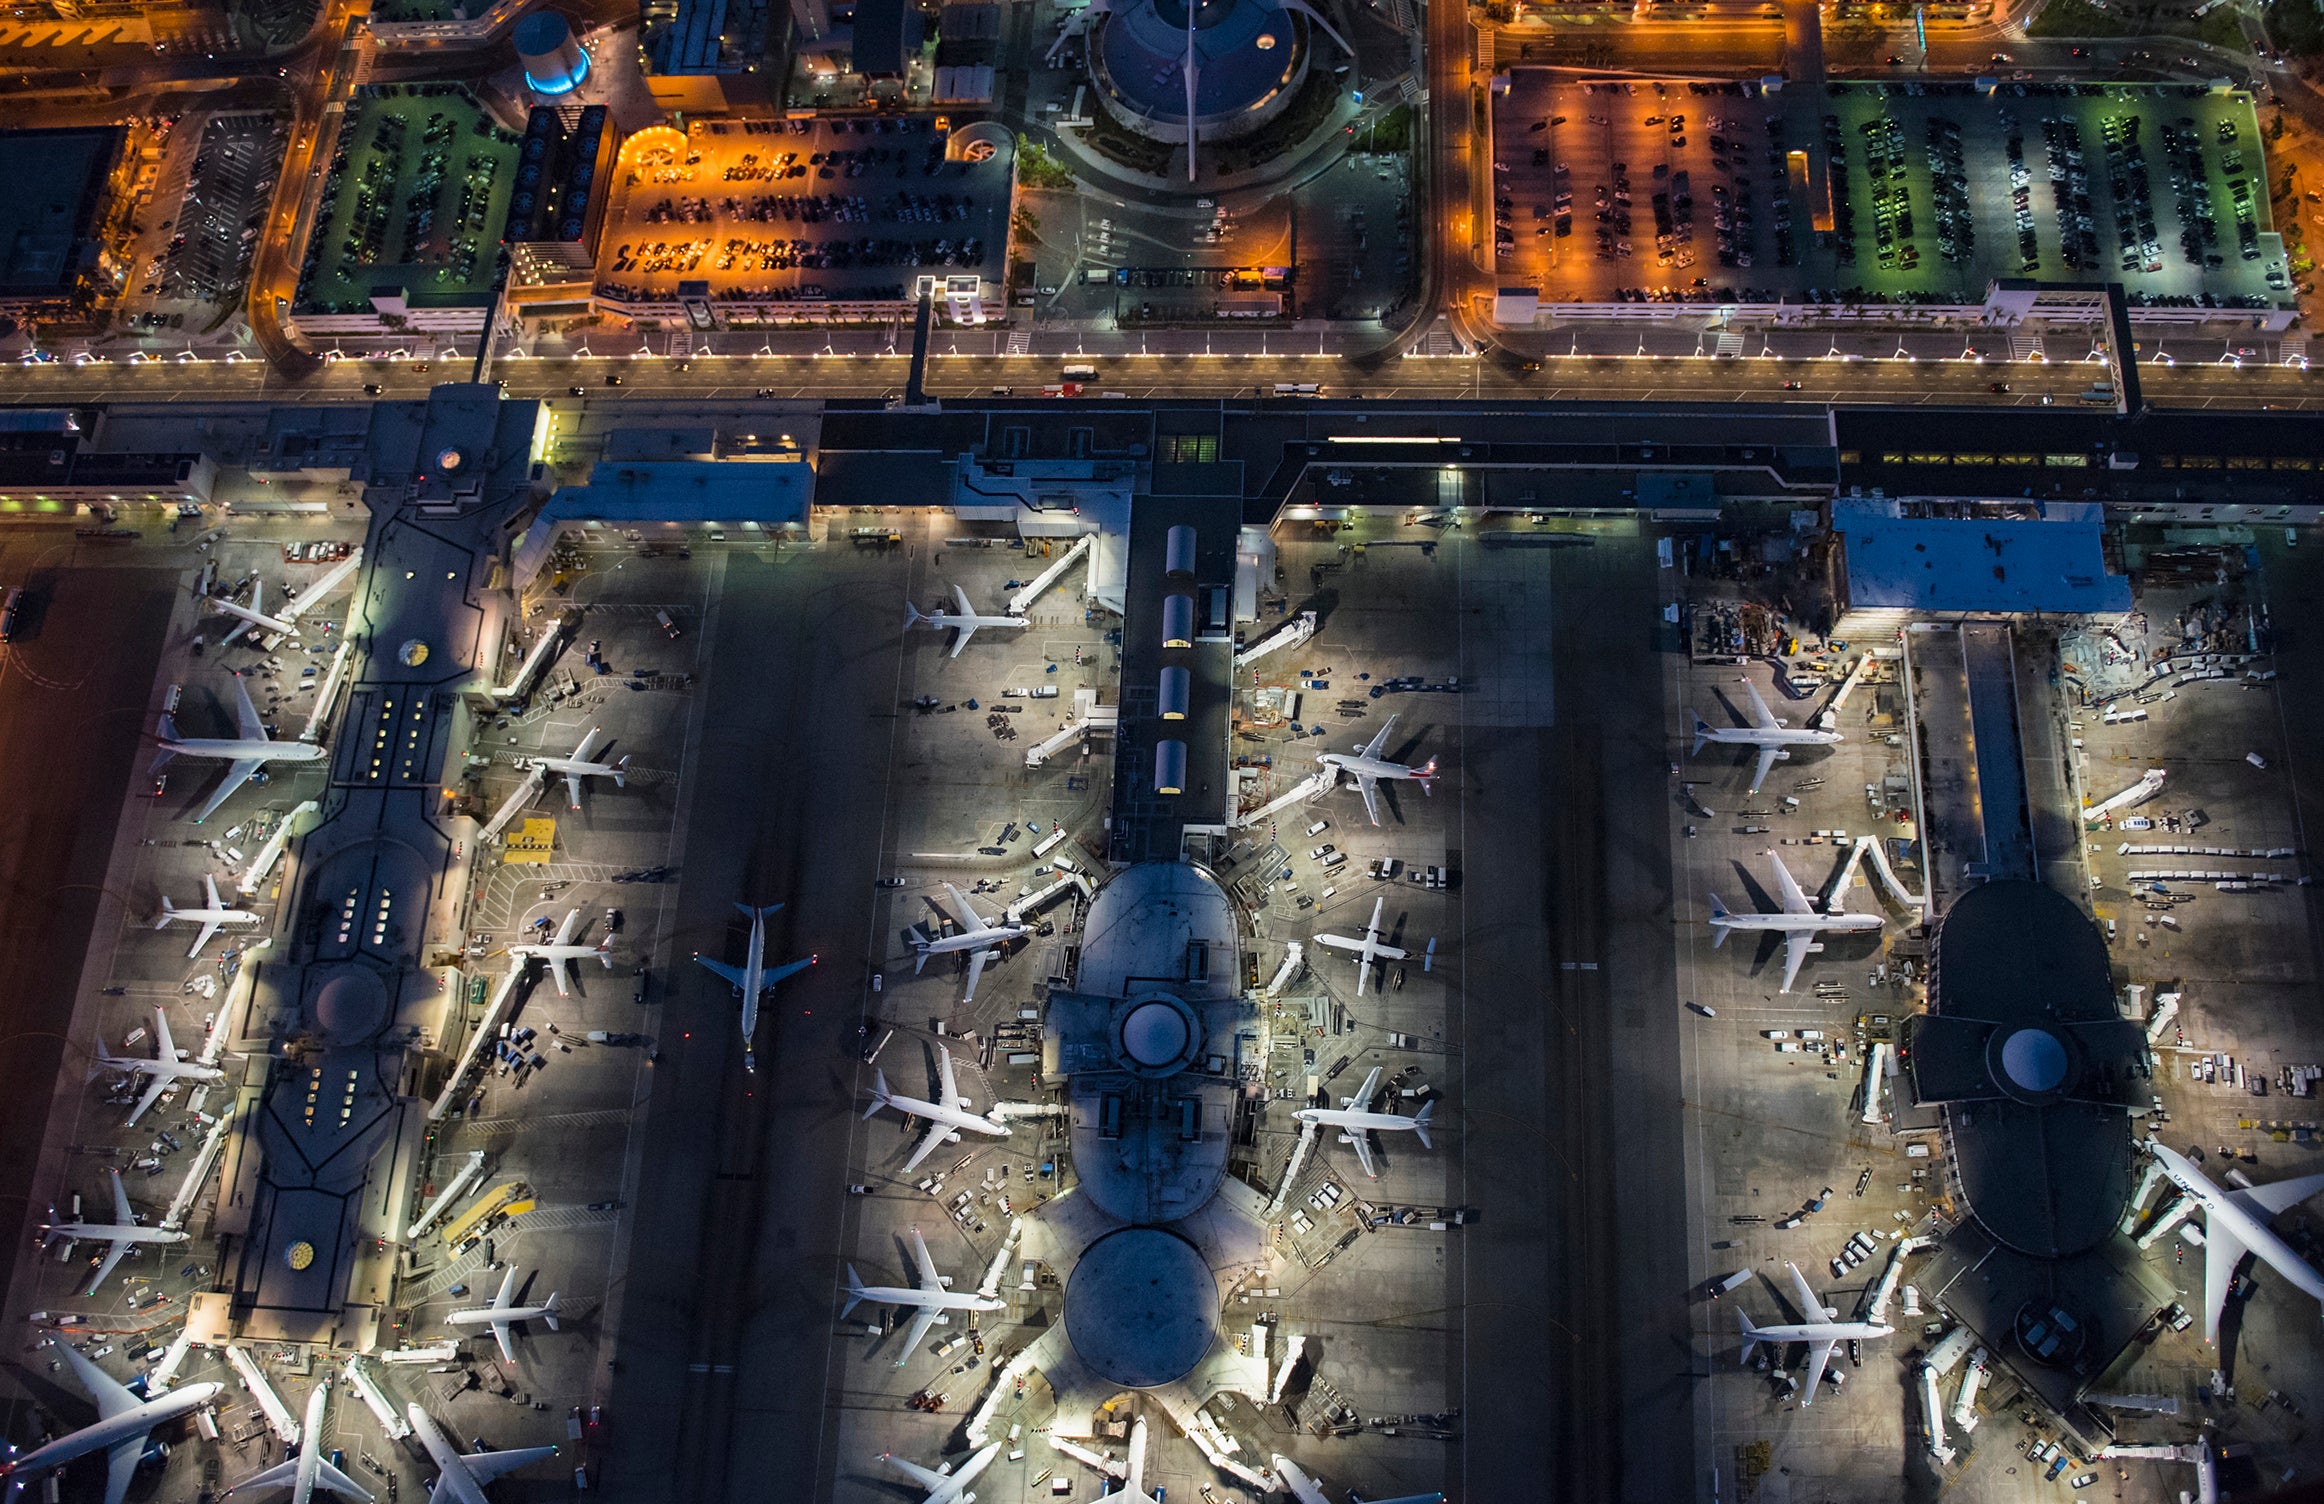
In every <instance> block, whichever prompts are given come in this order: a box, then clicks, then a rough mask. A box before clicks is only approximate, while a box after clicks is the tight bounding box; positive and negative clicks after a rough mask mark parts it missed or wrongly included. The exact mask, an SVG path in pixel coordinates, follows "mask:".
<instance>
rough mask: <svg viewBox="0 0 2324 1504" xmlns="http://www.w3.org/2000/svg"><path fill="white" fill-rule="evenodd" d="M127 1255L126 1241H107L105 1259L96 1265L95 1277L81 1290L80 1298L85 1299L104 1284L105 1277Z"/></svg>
mask: <svg viewBox="0 0 2324 1504" xmlns="http://www.w3.org/2000/svg"><path fill="white" fill-rule="evenodd" d="M128 1255H129V1245H128V1244H127V1243H108V1244H107V1245H106V1246H105V1260H104V1262H103V1263H101V1264H99V1265H98V1266H97V1277H96V1278H95V1279H92V1280H90V1281H89V1288H87V1289H86V1290H83V1291H82V1292H81V1298H82V1299H84V1300H86V1299H87V1298H88V1297H89V1296H92V1295H94V1294H96V1293H97V1291H98V1290H99V1289H101V1288H102V1287H103V1286H104V1283H105V1281H106V1279H107V1278H108V1277H110V1276H111V1275H112V1273H113V1271H114V1270H115V1269H116V1268H118V1267H119V1266H120V1263H121V1261H122V1259H124V1258H126V1257H128Z"/></svg>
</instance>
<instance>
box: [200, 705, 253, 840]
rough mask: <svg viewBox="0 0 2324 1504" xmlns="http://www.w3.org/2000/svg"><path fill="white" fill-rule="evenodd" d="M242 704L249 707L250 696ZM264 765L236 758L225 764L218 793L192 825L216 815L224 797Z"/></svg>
mask: <svg viewBox="0 0 2324 1504" xmlns="http://www.w3.org/2000/svg"><path fill="white" fill-rule="evenodd" d="M242 703H243V705H244V707H246V708H247V707H248V706H249V704H250V696H249V695H248V694H247V693H245V694H244V695H243V696H242ZM265 765H266V759H265V758H263V757H238V758H236V759H234V761H232V762H230V763H228V764H226V776H225V778H224V779H222V780H221V781H220V782H219V784H218V791H217V792H216V793H214V794H212V795H211V796H210V802H209V803H207V804H205V805H203V806H202V809H201V813H199V814H197V815H195V816H194V823H195V824H196V825H199V824H201V823H202V822H203V821H204V820H207V819H209V818H210V816H211V815H213V814H215V813H217V810H218V806H219V805H221V804H224V803H225V802H226V796H227V795H229V794H231V793H233V792H234V791H235V790H236V789H238V788H240V787H242V785H244V784H245V783H248V782H249V781H250V775H251V774H253V773H255V772H257V771H258V770H259V769H260V768H261V767H264V766H265Z"/></svg>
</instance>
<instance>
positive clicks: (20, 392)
mask: <svg viewBox="0 0 2324 1504" xmlns="http://www.w3.org/2000/svg"><path fill="white" fill-rule="evenodd" d="M1540 364H1541V369H1540V370H1538V371H1526V370H1524V369H1522V368H1521V364H1520V362H1519V361H1518V360H1517V359H1516V358H1514V357H1504V356H1500V355H1491V356H1486V357H1482V358H1478V359H1426V358H1409V359H1407V358H1402V357H1387V358H1384V359H1378V360H1370V361H1365V360H1356V359H1350V358H1343V357H1338V356H1285V355H1270V356H1266V357H1237V356H1214V357H1206V356H1153V357H1138V358H1128V357H1123V358H1118V359H1110V360H1102V361H1099V362H1097V366H1098V379H1097V380H1096V381H1095V382H1093V383H1089V384H1088V385H1087V387H1086V390H1085V392H1084V394H1083V396H1082V398H1080V399H1076V400H1081V401H1103V400H1105V398H1104V397H1103V396H1101V395H1100V394H1101V393H1108V394H1110V393H1119V394H1121V395H1122V396H1123V397H1127V398H1129V399H1131V400H1145V399H1151V398H1157V397H1199V398H1231V397H1250V396H1256V395H1260V389H1261V388H1262V387H1267V388H1269V389H1271V388H1272V384H1273V383H1275V382H1279V381H1287V382H1314V383H1316V384H1317V385H1318V386H1319V387H1321V389H1322V392H1321V395H1323V396H1325V397H1356V396H1362V397H1368V398H1377V399H1385V400H1391V401H1393V400H1399V399H1401V400H1408V401H1459V400H1463V399H1480V398H1489V399H1493V400H1497V401H1506V400H1510V399H1522V400H1528V401H1536V402H1736V403H1751V404H1779V403H1782V404H1793V405H1801V406H1808V407H1824V406H1830V405H1834V404H1863V405H1874V406H1899V405H1914V404H1922V403H1929V404H1937V405H1943V406H1980V407H1983V406H2018V407H2025V406H2034V405H2038V404H2039V403H2040V401H2041V399H2042V397H2043V396H2045V395H2047V396H2049V397H2051V398H2052V399H2053V400H2054V401H2055V402H2056V403H2057V404H2058V405H2060V406H2071V405H2073V404H2074V403H2075V401H2076V399H2077V397H2078V396H2079V394H2080V393H2081V392H2082V391H2084V390H2085V389H2086V388H2087V387H2088V386H2089V384H2090V382H2091V381H2092V380H2093V379H2094V378H2095V377H2097V376H2099V375H2101V374H2103V373H2102V372H2101V371H2100V370H2099V368H2098V367H2095V366H2091V365H2088V364H2082V363H2069V362H2066V361H2051V362H2049V363H2047V364H2037V363H2031V362H2023V361H2020V362H2010V363H2006V364H2003V363H1987V364H1980V363H1976V362H1969V361H1958V362H1956V361H1931V360H1921V361H1911V360H1874V359H1842V360H1822V359H1816V360H1786V359H1772V358H1771V359H1740V360H1711V359H1688V358H1678V357H1671V358H1653V357H1648V358H1632V357H1626V356H1591V355H1584V356H1579V357H1569V356H1559V355H1550V354H1546V353H1545V354H1543V355H1542V356H1541V358H1540ZM909 366H910V362H909V361H908V360H906V359H905V358H903V357H901V356H893V357H891V356H852V355H842V356H774V357H766V356H718V357H701V356H698V357H696V358H695V359H693V360H692V361H690V362H687V363H686V369H683V370H681V369H679V368H678V363H677V362H673V361H668V360H660V359H648V360H631V359H623V358H618V357H603V356H600V357H593V358H590V359H585V360H537V361H536V360H509V361H503V362H501V363H500V364H499V365H498V366H496V367H495V369H494V375H495V377H496V378H497V379H498V380H499V381H500V382H501V383H502V384H503V386H504V388H505V390H506V391H507V393H508V395H509V396H511V397H517V398H536V397H547V398H567V399H569V398H571V396H572V391H573V388H575V387H578V388H580V390H581V392H582V394H583V396H584V398H585V399H586V400H588V401H590V402H591V403H600V402H615V401H620V400H623V399H627V398H640V399H657V398H670V397H701V398H705V399H711V400H717V401H723V402H732V401H736V400H738V399H740V400H747V399H751V398H754V397H756V396H758V395H760V394H761V393H763V394H765V395H766V396H767V397H769V398H771V399H784V400H798V399H806V400H815V399H821V398H865V397H872V398H877V397H883V396H891V395H892V396H897V397H900V396H901V395H902V393H903V390H904V382H905V378H906V376H907V375H908V374H909ZM421 367H424V368H425V369H421ZM469 368H470V367H469V362H467V361H465V360H461V361H421V362H413V361H351V360H350V361H340V362H337V363H335V364H333V365H330V366H327V367H325V368H324V369H323V370H321V371H319V372H317V373H316V374H315V375H314V376H313V377H311V378H309V379H307V380H305V381H299V382H291V381H286V380H284V379H282V378H281V377H278V376H275V375H273V374H272V373H271V372H270V371H269V370H268V369H267V368H266V367H265V366H264V365H263V364H261V363H259V362H256V361H242V362H235V363H201V364H195V363H184V364H180V363H177V362H152V363H148V364H144V365H133V366H132V365H111V364H106V365H96V364H91V365H86V366H78V367H75V366H65V365H61V364H60V365H57V366H41V367H36V368H33V369H29V370H26V369H19V370H17V371H14V372H11V373H9V374H8V375H7V376H6V377H5V379H4V381H0V393H4V394H5V397H6V400H7V401H9V402H11V403H14V404H17V405H21V406H27V407H42V406H69V405H73V404H77V403H93V402H186V403H196V402H252V401H265V402H315V401H331V400H344V401H351V402H360V401H364V400H367V399H369V398H370V397H371V396H372V395H374V394H370V393H367V392H366V391H365V390H364V388H365V387H366V386H367V385H374V386H377V387H379V389H380V390H379V392H378V393H377V394H376V395H378V396H380V397H386V398H395V399H413V398H419V397H424V396H426V395H427V392H428V389H429V388H430V387H432V386H435V385H436V384H437V383H439V382H446V381H466V380H467V379H468V375H469ZM1058 370H1059V362H1058V361H1057V360H1056V359H1055V358H1054V357H1021V358H1017V359H998V360H996V359H991V358H973V357H968V356H959V357H954V358H950V359H942V360H932V361H931V362H930V363H929V375H928V393H929V395H930V396H931V397H935V398H944V399H949V400H953V401H960V400H964V399H969V398H983V397H988V396H992V395H995V388H998V387H1007V388H1008V389H1009V392H1010V394H1011V395H1013V396H1017V397H1037V396H1039V395H1040V393H1041V388H1042V386H1043V385H1044V384H1055V383H1056V382H1057V379H1058ZM608 377H618V378H619V380H620V383H621V384H620V385H619V386H612V385H608V384H607V378H608ZM2139 379H2140V382H2141V385H2142V387H2143V388H2144V391H2145V395H2146V400H2147V403H2148V405H2149V406H2152V407H2166V408H2212V407H2216V408H2234V409H2248V408H2254V407H2259V406H2262V405H2268V406H2276V407H2283V408H2303V409H2305V408H2317V407H2324V374H2315V373H2311V372H2309V371H2305V370H2299V369H2295V368H2292V367H2287V366H2266V365H2256V364H2255V365H2246V366H2243V367H2241V368H2238V367H2234V366H2230V365H2221V364H2217V363H2215V362H2210V361H2206V362H2204V363H2200V364H2198V363H2196V362H2194V361H2193V360H2189V361H2187V362H2185V363H2182V364H2179V365H2175V366H2169V367H2158V366H2153V365H2142V366H2140V368H2139ZM1790 382H1797V383H1798V387H1797V389H1796V390H1792V389H1787V386H1786V383H1790ZM1996 384H2000V385H2003V386H2006V387H2008V388H2009V390H2007V391H2004V392H1995V391H1994V390H1992V388H1993V387H1994V386H1995V385H1996Z"/></svg>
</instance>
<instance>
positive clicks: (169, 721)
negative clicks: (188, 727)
mask: <svg viewBox="0 0 2324 1504" xmlns="http://www.w3.org/2000/svg"><path fill="white" fill-rule="evenodd" d="M154 734H155V735H156V736H158V737H160V738H161V740H163V741H165V742H174V741H176V740H177V739H178V718H177V717H176V716H174V715H171V714H170V713H169V712H168V711H166V710H165V711H163V712H162V713H161V721H160V723H159V724H158V725H156V726H155V727H154ZM175 756H177V754H176V753H175V752H172V751H171V750H170V749H169V748H167V747H163V748H162V749H161V750H160V751H159V752H156V753H154V755H153V764H152V766H150V767H148V768H147V769H146V770H145V776H146V777H148V778H150V777H152V776H153V775H154V774H156V773H158V772H160V771H161V770H162V769H163V768H166V767H168V766H169V760H170V759H171V758H173V757H175Z"/></svg>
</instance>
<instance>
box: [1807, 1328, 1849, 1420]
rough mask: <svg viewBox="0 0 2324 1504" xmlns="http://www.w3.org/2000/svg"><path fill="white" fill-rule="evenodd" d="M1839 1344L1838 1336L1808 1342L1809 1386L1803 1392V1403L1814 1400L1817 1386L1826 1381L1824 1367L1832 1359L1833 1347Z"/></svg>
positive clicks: (1809, 1402)
mask: <svg viewBox="0 0 2324 1504" xmlns="http://www.w3.org/2000/svg"><path fill="white" fill-rule="evenodd" d="M1839 1345H1840V1344H1839V1341H1838V1339H1836V1338H1827V1339H1826V1340H1824V1341H1822V1342H1810V1343H1809V1344H1808V1387H1807V1389H1806V1390H1805V1391H1804V1392H1803V1396H1802V1398H1801V1400H1800V1403H1801V1404H1803V1405H1805V1404H1811V1403H1813V1402H1814V1400H1815V1397H1816V1386H1817V1385H1819V1384H1821V1383H1823V1382H1824V1368H1825V1366H1826V1365H1827V1364H1829V1363H1830V1362H1831V1361H1832V1349H1833V1348H1835V1347H1838V1346H1839Z"/></svg>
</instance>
